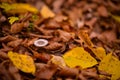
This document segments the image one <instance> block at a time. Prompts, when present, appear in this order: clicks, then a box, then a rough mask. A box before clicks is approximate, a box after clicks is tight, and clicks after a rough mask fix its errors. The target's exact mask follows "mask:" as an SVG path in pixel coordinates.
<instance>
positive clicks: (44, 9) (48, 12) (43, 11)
mask: <svg viewBox="0 0 120 80" xmlns="http://www.w3.org/2000/svg"><path fill="white" fill-rule="evenodd" d="M40 13H41V15H42V17H43V18H53V17H54V16H55V14H54V13H53V12H52V11H51V10H50V9H49V8H48V7H47V6H43V7H42V9H41V11H40Z"/></svg>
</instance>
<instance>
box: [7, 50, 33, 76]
mask: <svg viewBox="0 0 120 80" xmlns="http://www.w3.org/2000/svg"><path fill="white" fill-rule="evenodd" d="M8 57H9V58H10V60H11V61H12V62H13V64H14V65H15V66H16V67H17V68H18V69H20V70H21V71H23V72H26V73H32V74H34V73H35V65H34V61H33V59H32V58H31V57H30V56H28V55H23V54H18V53H16V52H12V51H9V52H8Z"/></svg>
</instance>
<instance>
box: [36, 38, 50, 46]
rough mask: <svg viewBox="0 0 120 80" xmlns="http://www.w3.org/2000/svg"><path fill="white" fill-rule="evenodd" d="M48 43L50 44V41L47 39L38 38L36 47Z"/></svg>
mask: <svg viewBox="0 0 120 80" xmlns="http://www.w3.org/2000/svg"><path fill="white" fill-rule="evenodd" d="M47 44H48V41H47V40H46V39H38V40H36V41H34V45H35V46H36V47H43V46H46V45H47Z"/></svg>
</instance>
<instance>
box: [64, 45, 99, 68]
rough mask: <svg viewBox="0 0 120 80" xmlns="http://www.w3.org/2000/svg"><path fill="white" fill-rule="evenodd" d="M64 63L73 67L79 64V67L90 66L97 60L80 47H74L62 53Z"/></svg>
mask: <svg viewBox="0 0 120 80" xmlns="http://www.w3.org/2000/svg"><path fill="white" fill-rule="evenodd" d="M63 58H64V60H65V62H66V64H67V65H68V66H69V67H71V68H73V67H76V66H80V67H81V68H88V67H92V66H94V65H96V64H97V61H96V60H95V59H94V58H93V57H92V56H91V55H90V54H89V53H88V52H86V51H85V50H84V49H83V48H82V47H76V48H73V49H72V50H70V51H68V52H67V53H65V54H64V55H63Z"/></svg>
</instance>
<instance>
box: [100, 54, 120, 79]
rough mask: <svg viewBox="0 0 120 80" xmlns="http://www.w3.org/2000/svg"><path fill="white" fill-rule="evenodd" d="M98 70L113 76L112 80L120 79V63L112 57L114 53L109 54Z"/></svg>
mask: <svg viewBox="0 0 120 80" xmlns="http://www.w3.org/2000/svg"><path fill="white" fill-rule="evenodd" d="M98 69H99V70H103V71H105V72H107V73H110V74H112V77H111V80H117V79H118V78H120V61H119V60H118V59H117V58H116V57H114V56H112V53H110V54H108V55H107V56H106V57H105V58H104V59H103V60H102V61H101V62H100V64H99V67H98Z"/></svg>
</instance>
